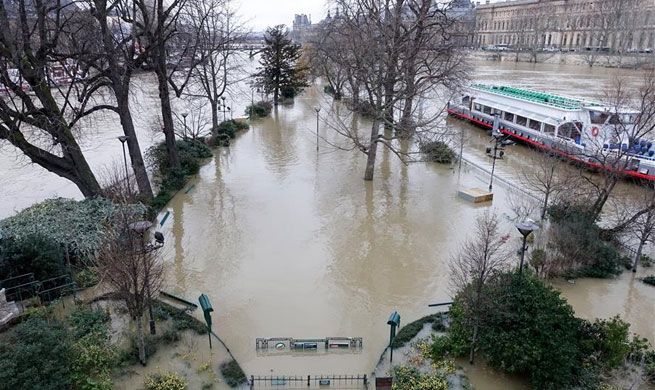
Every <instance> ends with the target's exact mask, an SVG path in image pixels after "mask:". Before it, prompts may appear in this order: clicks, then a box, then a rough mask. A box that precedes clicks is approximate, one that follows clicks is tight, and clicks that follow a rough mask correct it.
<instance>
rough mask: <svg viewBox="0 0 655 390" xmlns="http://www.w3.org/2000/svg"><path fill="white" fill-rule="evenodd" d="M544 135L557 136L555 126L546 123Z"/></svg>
mask: <svg viewBox="0 0 655 390" xmlns="http://www.w3.org/2000/svg"><path fill="white" fill-rule="evenodd" d="M544 133H546V134H555V126H553V125H549V124H548V123H544Z"/></svg>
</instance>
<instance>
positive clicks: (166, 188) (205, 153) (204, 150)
mask: <svg viewBox="0 0 655 390" xmlns="http://www.w3.org/2000/svg"><path fill="white" fill-rule="evenodd" d="M175 143H176V145H177V148H178V151H179V157H180V164H181V166H182V168H181V169H180V170H175V169H171V168H170V162H169V158H168V151H167V149H166V143H165V142H160V143H159V144H157V145H155V146H152V147H151V148H150V149H148V151H147V152H146V159H147V160H148V163H149V164H150V165H151V166H152V167H153V169H154V171H155V173H156V175H157V178H158V179H159V181H160V185H159V192H158V193H157V195H156V196H155V199H154V200H153V201H152V204H151V205H150V207H151V213H157V212H159V210H161V209H162V208H163V207H164V206H166V204H167V203H168V202H169V201H170V200H171V199H172V198H173V196H175V194H176V193H177V191H179V190H181V189H182V188H183V187H184V185H185V184H186V182H187V180H186V176H188V175H194V174H196V173H198V171H199V170H200V162H201V161H202V159H205V158H209V157H211V156H212V155H213V154H212V151H211V149H209V147H208V146H207V145H205V144H204V143H203V142H201V141H199V140H193V139H187V140H177V141H175Z"/></svg>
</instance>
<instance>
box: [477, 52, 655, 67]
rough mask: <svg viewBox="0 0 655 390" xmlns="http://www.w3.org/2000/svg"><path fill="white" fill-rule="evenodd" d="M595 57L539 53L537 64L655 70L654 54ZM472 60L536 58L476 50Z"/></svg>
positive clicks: (599, 55)
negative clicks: (591, 64) (591, 65)
mask: <svg viewBox="0 0 655 390" xmlns="http://www.w3.org/2000/svg"><path fill="white" fill-rule="evenodd" d="M594 57H595V58H594ZM594 57H592V55H591V54H589V53H578V52H571V53H560V52H543V53H537V61H536V62H538V63H545V64H562V65H583V66H589V64H590V63H593V66H595V67H606V68H644V69H652V68H655V54H653V53H650V54H646V53H642V54H625V55H608V54H602V55H601V54H597V55H595V56H594ZM471 58H472V59H474V60H485V61H517V62H535V60H534V57H533V56H532V53H530V52H512V51H485V50H474V51H472V52H471Z"/></svg>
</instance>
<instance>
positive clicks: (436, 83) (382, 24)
mask: <svg viewBox="0 0 655 390" xmlns="http://www.w3.org/2000/svg"><path fill="white" fill-rule="evenodd" d="M335 3H336V4H337V5H338V6H339V8H340V9H341V10H342V15H341V17H340V18H339V19H338V21H337V22H336V23H337V24H336V28H335V29H334V34H336V37H335V39H336V40H337V41H338V42H339V47H340V48H341V50H342V51H343V52H344V53H345V54H344V55H342V56H340V57H333V60H338V61H342V62H340V63H339V66H340V67H341V68H343V69H348V70H349V71H348V73H347V78H348V80H349V84H350V86H351V90H352V94H353V97H352V100H353V102H354V101H359V100H360V99H361V100H363V102H362V103H360V104H352V105H350V108H351V111H359V112H364V113H365V114H367V115H368V116H370V117H371V130H370V134H369V135H368V136H363V135H362V134H359V133H358V132H357V131H353V129H352V128H351V127H350V123H351V122H352V120H351V118H350V115H346V116H345V118H342V119H341V120H340V119H339V118H335V123H336V125H335V123H333V124H332V125H333V127H334V129H335V130H336V131H337V132H338V133H339V134H341V135H343V136H344V137H346V138H347V139H348V140H349V141H350V142H351V148H352V149H359V150H360V151H362V152H363V153H365V154H366V155H367V163H366V171H365V174H364V179H365V180H372V179H373V174H374V170H375V160H376V154H377V149H378V145H383V146H384V147H386V148H388V149H389V150H391V151H392V152H393V153H394V154H395V155H396V156H398V157H399V158H401V159H402V160H403V161H404V162H408V161H409V160H411V158H410V157H411V154H413V153H417V151H414V150H409V149H408V148H406V145H405V146H403V145H401V143H402V142H399V141H400V140H407V139H410V138H411V139H413V140H415V141H417V142H416V144H419V143H420V142H421V141H425V140H433V139H434V138H436V137H438V136H440V133H439V131H438V127H437V124H436V122H437V119H438V118H442V117H443V111H444V110H443V107H441V108H437V109H436V110H433V111H432V112H431V113H430V115H426V116H424V117H423V118H422V120H420V121H418V120H417V119H416V118H415V117H414V111H415V110H414V102H415V101H416V100H419V99H426V98H430V99H435V100H439V99H440V98H444V96H443V95H444V94H450V93H452V92H451V91H453V90H456V89H457V88H458V86H459V84H460V82H461V81H462V79H463V77H464V76H465V72H466V67H465V61H464V57H463V55H461V53H460V52H459V51H458V50H457V49H458V47H457V42H458V41H457V40H456V39H451V38H452V37H451V36H450V34H449V31H450V30H449V29H450V28H451V27H452V24H453V21H452V18H450V17H449V16H448V15H447V13H446V9H447V7H448V4H442V3H434V2H430V1H428V0H395V1H381V0H335ZM428 3H429V4H428ZM360 91H361V94H362V95H363V96H360ZM447 100H448V96H446V97H445V99H443V101H447ZM403 104H404V109H403V110H401V112H402V113H403V117H404V118H405V120H404V123H405V124H406V125H407V126H405V127H403V126H402V125H401V126H398V124H397V122H396V120H395V117H394V112H395V109H396V108H397V107H400V106H401V105H403ZM405 109H406V110H405ZM381 127H383V128H384V129H385V131H384V132H383V133H381V131H380V130H381V129H380V128H381Z"/></svg>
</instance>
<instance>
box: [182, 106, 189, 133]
mask: <svg viewBox="0 0 655 390" xmlns="http://www.w3.org/2000/svg"><path fill="white" fill-rule="evenodd" d="M187 116H189V113H188V112H183V113H182V118H184V139H186V129H187V127H186V117H187Z"/></svg>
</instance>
